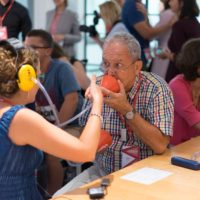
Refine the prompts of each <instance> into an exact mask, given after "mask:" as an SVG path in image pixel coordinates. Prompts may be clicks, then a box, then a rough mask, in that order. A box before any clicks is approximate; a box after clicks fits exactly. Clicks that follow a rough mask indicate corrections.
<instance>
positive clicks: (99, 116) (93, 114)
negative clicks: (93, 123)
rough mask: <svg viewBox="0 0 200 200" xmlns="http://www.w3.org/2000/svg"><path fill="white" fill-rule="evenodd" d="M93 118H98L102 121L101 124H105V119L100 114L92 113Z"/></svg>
mask: <svg viewBox="0 0 200 200" xmlns="http://www.w3.org/2000/svg"><path fill="white" fill-rule="evenodd" d="M92 116H96V117H98V118H99V119H100V120H101V123H103V118H102V116H101V115H100V114H98V113H90V117H92Z"/></svg>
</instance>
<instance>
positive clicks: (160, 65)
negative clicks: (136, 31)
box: [151, 0, 174, 79]
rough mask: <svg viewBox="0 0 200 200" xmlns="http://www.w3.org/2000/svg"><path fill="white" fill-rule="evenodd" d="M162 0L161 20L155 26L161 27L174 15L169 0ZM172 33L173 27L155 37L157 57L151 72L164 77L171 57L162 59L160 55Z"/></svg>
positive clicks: (154, 59) (155, 54)
mask: <svg viewBox="0 0 200 200" xmlns="http://www.w3.org/2000/svg"><path fill="white" fill-rule="evenodd" d="M161 2H162V3H163V10H162V11H161V12H160V20H159V22H158V23H157V24H156V26H155V27H159V26H162V25H163V24H166V23H168V22H169V21H170V20H171V19H172V17H173V16H174V13H173V12H172V10H171V9H170V6H169V0H161ZM170 35H171V29H169V30H167V31H165V32H163V33H161V34H159V35H158V36H156V38H155V39H156V40H157V42H158V45H157V47H156V49H155V51H154V52H155V53H154V56H155V57H154V58H153V62H152V66H151V72H153V73H155V74H158V75H159V76H161V77H162V78H164V79H165V76H166V72H167V68H168V65H169V59H165V60H164V59H161V58H160V57H159V53H160V52H161V51H162V49H164V48H166V47H167V43H168V40H169V37H170Z"/></svg>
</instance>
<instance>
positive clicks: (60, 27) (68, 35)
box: [46, 0, 81, 57]
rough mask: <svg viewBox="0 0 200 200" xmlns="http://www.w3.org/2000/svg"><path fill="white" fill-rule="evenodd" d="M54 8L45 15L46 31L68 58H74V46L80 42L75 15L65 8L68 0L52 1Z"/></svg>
mask: <svg viewBox="0 0 200 200" xmlns="http://www.w3.org/2000/svg"><path fill="white" fill-rule="evenodd" d="M53 1H54V3H55V6H56V8H55V9H53V10H50V11H48V12H47V14H46V30H47V31H49V32H50V33H51V35H52V37H53V39H54V41H55V42H58V43H59V44H60V45H61V46H62V47H63V49H64V51H65V53H67V55H69V56H70V57H73V56H75V50H74V44H75V43H77V42H79V41H80V40H81V34H80V31H79V22H78V19H77V14H76V13H75V12H73V11H71V10H70V9H68V8H67V6H68V0H53Z"/></svg>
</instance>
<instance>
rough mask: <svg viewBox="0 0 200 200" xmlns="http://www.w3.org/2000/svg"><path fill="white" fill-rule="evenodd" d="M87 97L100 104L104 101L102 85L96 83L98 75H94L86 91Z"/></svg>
mask: <svg viewBox="0 0 200 200" xmlns="http://www.w3.org/2000/svg"><path fill="white" fill-rule="evenodd" d="M85 97H86V98H87V99H90V100H92V101H93V102H97V103H100V104H102V102H103V94H102V92H101V89H100V87H99V86H98V85H97V84H96V76H95V75H93V76H92V78H91V83H90V86H89V87H88V88H87V90H86V92H85Z"/></svg>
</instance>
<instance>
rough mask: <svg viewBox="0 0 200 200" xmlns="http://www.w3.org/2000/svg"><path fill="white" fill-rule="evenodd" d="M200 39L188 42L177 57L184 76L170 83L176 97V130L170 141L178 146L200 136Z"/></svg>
mask: <svg viewBox="0 0 200 200" xmlns="http://www.w3.org/2000/svg"><path fill="white" fill-rule="evenodd" d="M199 58H200V38H195V39H190V40H189V41H187V42H186V43H185V44H184V45H183V46H182V49H181V51H180V53H179V54H178V55H177V60H176V66H177V67H178V68H179V69H180V72H181V73H182V74H179V75H177V76H176V77H175V78H174V79H172V80H171V81H170V83H169V87H170V88H171V90H172V92H173V96H174V109H175V112H174V128H173V129H174V130H173V137H172V138H171V140H170V143H171V144H172V145H177V144H180V143H182V142H185V141H186V140H189V139H190V138H192V137H195V136H199V135H200V59H199Z"/></svg>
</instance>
